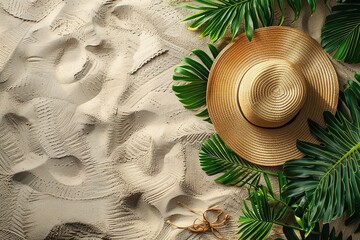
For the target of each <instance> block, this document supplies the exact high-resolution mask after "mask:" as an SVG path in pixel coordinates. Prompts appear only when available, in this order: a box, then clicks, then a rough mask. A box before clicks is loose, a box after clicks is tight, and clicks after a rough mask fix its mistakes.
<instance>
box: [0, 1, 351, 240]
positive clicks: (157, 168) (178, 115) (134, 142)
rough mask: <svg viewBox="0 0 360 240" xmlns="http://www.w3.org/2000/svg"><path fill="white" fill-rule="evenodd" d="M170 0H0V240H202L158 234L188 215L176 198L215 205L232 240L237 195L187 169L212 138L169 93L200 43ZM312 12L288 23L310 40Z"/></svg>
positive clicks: (173, 232)
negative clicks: (175, 75) (175, 72)
mask: <svg viewBox="0 0 360 240" xmlns="http://www.w3.org/2000/svg"><path fill="white" fill-rule="evenodd" d="M179 2H181V1H177V3H175V1H169V0H167V1H165V0H164V1H161V0H138V1H133V0H124V1H110V0H91V1H88V0H82V1H75V0H74V1H72V0H66V1H61V0H50V1H42V0H37V1H36V0H35V1H20V0H18V1H6V0H3V1H0V6H1V8H0V22H1V24H0V42H1V43H0V44H1V48H0V102H1V108H0V204H1V207H0V239H5V240H7V239H9V240H10V239H34V240H37V239H73V238H72V237H76V239H80V238H81V237H83V238H88V239H89V238H91V239H160V240H161V239H163V240H168V239H213V236H212V235H211V233H206V234H202V235H197V234H194V233H191V232H189V231H184V230H179V229H174V228H173V227H171V226H169V225H168V224H166V223H165V222H166V220H167V219H171V220H172V221H176V223H177V224H179V225H188V224H190V223H191V222H192V221H193V220H194V218H195V217H197V216H195V215H194V214H192V213H191V212H189V211H187V210H185V209H183V208H181V207H179V206H178V205H177V201H181V202H183V203H185V204H187V205H190V206H192V207H193V208H194V209H198V210H202V211H204V210H205V209H207V208H208V207H211V206H214V205H219V206H220V207H221V208H223V209H224V211H225V212H226V213H228V214H230V215H231V216H232V219H231V221H230V222H229V224H228V225H227V226H226V227H224V228H223V229H220V231H221V232H222V233H223V234H224V236H226V237H227V239H233V238H234V236H235V235H236V232H237V223H236V222H237V218H238V216H239V210H240V208H241V206H242V201H243V199H245V198H246V190H245V189H238V188H234V187H224V186H221V185H218V184H215V183H214V182H213V179H214V177H208V176H206V175H205V173H204V172H203V171H202V170H201V168H200V166H199V161H198V152H199V148H200V146H201V142H202V141H203V140H204V139H206V138H207V137H208V136H210V135H211V134H212V133H213V132H214V129H213V127H212V125H210V124H208V123H206V122H204V121H202V120H201V119H199V118H197V117H195V116H194V115H193V113H192V112H191V111H188V110H185V109H184V108H183V107H182V105H181V104H180V103H179V102H178V100H177V98H176V96H175V95H174V93H173V92H172V90H171V86H172V84H173V82H172V74H173V68H174V67H175V66H176V65H177V64H179V63H180V61H181V58H182V57H184V56H187V55H189V54H190V50H192V49H194V48H200V49H206V44H207V39H200V38H199V37H198V36H197V33H195V32H190V31H188V30H187V29H186V24H185V23H181V22H180V20H181V19H182V18H184V16H185V15H187V14H188V12H186V11H185V10H183V9H181V8H180V7H179V4H178V3H179ZM318 9H319V10H318V11H317V12H316V13H315V14H314V15H313V16H312V17H311V19H312V20H311V23H307V22H306V21H305V20H304V21H298V22H296V23H295V24H297V25H295V26H296V27H297V28H300V29H304V30H305V31H307V32H309V34H310V35H312V36H313V37H314V38H315V39H316V40H319V36H318V33H319V27H320V26H321V25H320V23H317V22H316V20H317V19H322V18H323V16H324V14H326V13H327V11H328V8H327V7H326V6H325V5H324V6H322V5H321V4H320V6H319V7H318ZM303 14H305V13H303ZM308 17H309V15H306V14H305V15H304V16H302V18H303V19H305V18H308ZM336 67H337V70H338V71H339V72H340V77H341V78H342V80H344V79H346V78H349V77H351V76H352V75H353V72H354V68H353V66H346V65H342V64H338V63H336ZM275 235H276V233H275V234H274V236H275Z"/></svg>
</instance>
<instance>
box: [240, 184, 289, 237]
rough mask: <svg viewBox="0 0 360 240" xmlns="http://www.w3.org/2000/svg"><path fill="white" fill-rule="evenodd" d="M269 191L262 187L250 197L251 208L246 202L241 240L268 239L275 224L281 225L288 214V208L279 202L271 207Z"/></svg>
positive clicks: (242, 217)
mask: <svg viewBox="0 0 360 240" xmlns="http://www.w3.org/2000/svg"><path fill="white" fill-rule="evenodd" d="M268 196H269V193H268V190H267V189H266V188H265V187H264V186H261V187H259V188H257V189H256V190H255V191H254V192H253V193H252V194H251V197H250V203H251V208H252V209H250V208H249V206H248V205H247V203H246V202H245V201H244V208H243V211H242V213H243V215H242V216H240V218H239V232H238V234H240V237H239V239H241V240H247V239H256V240H261V239H266V237H267V236H268V235H269V233H270V231H271V229H272V227H273V225H274V224H279V223H280V220H281V219H283V217H284V215H285V213H286V207H284V206H280V204H279V202H277V203H276V204H275V205H274V206H271V205H270V202H269V199H268Z"/></svg>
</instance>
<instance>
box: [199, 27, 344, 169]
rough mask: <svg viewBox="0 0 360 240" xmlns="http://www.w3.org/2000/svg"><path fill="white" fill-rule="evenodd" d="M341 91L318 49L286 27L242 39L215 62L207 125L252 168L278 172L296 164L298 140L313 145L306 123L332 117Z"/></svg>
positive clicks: (210, 83)
mask: <svg viewBox="0 0 360 240" xmlns="http://www.w3.org/2000/svg"><path fill="white" fill-rule="evenodd" d="M338 92H339V85H338V79H337V75H336V72H335V69H334V67H333V66H332V63H331V61H330V60H329V58H328V56H327V55H326V54H325V52H324V51H323V49H322V48H321V46H320V45H319V44H318V43H317V42H316V41H315V40H314V39H312V38H311V37H309V36H307V35H306V34H305V33H303V32H301V31H299V30H296V29H293V28H290V27H267V28H261V29H257V30H256V32H255V35H254V38H253V40H252V41H251V42H249V41H248V40H247V38H246V36H245V34H243V35H241V36H239V37H238V38H237V39H235V40H234V42H233V43H231V44H230V45H229V46H227V47H226V48H225V49H224V50H223V51H222V52H221V53H220V54H219V56H218V57H217V59H216V60H215V62H214V64H213V67H212V69H211V71H210V76H209V81H208V87H207V96H206V100H207V105H208V109H209V114H210V117H211V120H212V122H213V124H214V126H215V129H216V131H217V132H218V133H219V135H220V136H221V138H222V139H223V140H224V142H225V143H226V144H227V145H228V146H229V147H230V148H231V149H232V150H233V151H235V152H236V153H237V154H238V155H239V156H241V157H243V158H245V159H247V160H248V161H250V162H253V163H256V164H260V165H264V166H277V165H281V164H283V163H284V162H285V161H287V160H290V159H294V158H299V157H301V156H302V154H301V153H300V152H299V151H298V149H297V148H296V144H295V143H296V140H297V139H300V140H303V141H308V142H314V143H315V142H316V140H315V139H314V138H313V137H312V136H311V134H310V132H309V129H308V126H307V119H308V118H311V119H312V120H314V121H316V122H318V123H320V124H323V117H322V114H323V112H324V111H330V112H332V113H334V112H335V111H336V107H337V101H338Z"/></svg>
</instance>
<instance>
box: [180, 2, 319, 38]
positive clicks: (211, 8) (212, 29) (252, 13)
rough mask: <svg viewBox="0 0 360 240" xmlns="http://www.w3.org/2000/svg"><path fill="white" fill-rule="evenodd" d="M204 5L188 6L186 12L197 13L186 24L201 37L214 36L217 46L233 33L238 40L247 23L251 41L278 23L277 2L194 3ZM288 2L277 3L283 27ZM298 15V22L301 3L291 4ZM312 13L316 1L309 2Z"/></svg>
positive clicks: (280, 22) (247, 31)
mask: <svg viewBox="0 0 360 240" xmlns="http://www.w3.org/2000/svg"><path fill="white" fill-rule="evenodd" d="M194 1H195V2H197V3H200V5H185V6H184V7H185V8H189V9H193V10H197V12H196V13H195V14H193V15H190V16H189V17H187V18H185V19H184V21H189V20H194V21H193V22H192V24H191V25H190V26H189V29H190V30H195V29H198V28H201V29H200V36H201V37H205V36H208V35H209V36H210V40H211V41H213V42H216V41H218V40H219V39H221V38H222V37H223V36H224V35H225V33H226V31H227V30H228V29H230V32H231V36H232V38H235V37H236V36H237V35H238V33H239V31H240V28H241V26H242V22H243V19H244V26H245V33H246V36H247V38H248V39H249V40H250V41H251V39H252V37H253V35H254V30H255V29H256V28H258V27H259V23H261V25H262V26H263V27H267V26H271V25H273V23H274V17H275V13H274V9H275V1H274V0H194ZM283 1H284V0H277V4H278V7H279V10H280V18H279V23H278V24H279V25H282V24H283V22H284V7H283V5H284V3H283ZM287 1H288V3H289V5H290V7H291V8H292V9H293V11H294V13H295V19H294V20H296V19H297V18H298V17H299V15H300V11H301V8H302V5H301V0H287ZM308 3H309V6H310V9H311V12H314V11H315V8H316V0H308Z"/></svg>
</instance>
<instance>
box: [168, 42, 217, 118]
mask: <svg viewBox="0 0 360 240" xmlns="http://www.w3.org/2000/svg"><path fill="white" fill-rule="evenodd" d="M208 47H209V49H210V52H211V54H212V57H211V56H209V55H208V54H207V53H205V52H204V51H202V50H200V49H195V50H193V51H192V53H193V54H194V55H196V56H197V57H198V59H199V60H200V62H199V61H196V60H194V59H192V58H189V57H185V58H184V59H183V62H184V63H185V65H182V66H179V67H176V68H175V69H174V73H175V74H174V75H173V80H175V81H180V82H182V83H183V84H182V85H174V86H173V87H172V89H173V91H174V92H175V93H176V96H177V97H178V98H179V101H180V102H181V103H182V104H183V105H184V107H185V108H187V109H193V110H197V114H196V115H197V116H198V117H202V118H205V121H208V122H210V118H209V113H208V110H207V108H206V88H207V80H208V77H209V71H210V68H211V66H212V64H213V61H214V58H216V56H217V55H218V54H219V52H218V50H217V49H216V47H215V46H213V45H211V44H209V45H208Z"/></svg>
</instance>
